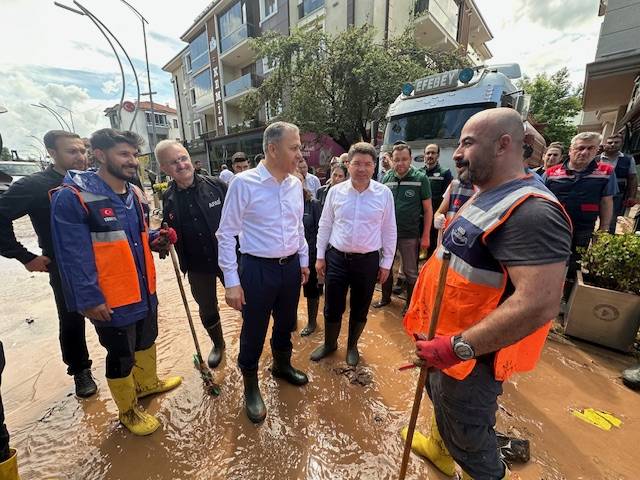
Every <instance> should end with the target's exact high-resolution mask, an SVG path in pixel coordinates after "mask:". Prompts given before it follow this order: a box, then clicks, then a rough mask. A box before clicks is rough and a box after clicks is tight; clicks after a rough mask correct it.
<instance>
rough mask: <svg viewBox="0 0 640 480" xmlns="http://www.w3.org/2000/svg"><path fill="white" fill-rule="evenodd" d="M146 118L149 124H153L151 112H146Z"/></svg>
mask: <svg viewBox="0 0 640 480" xmlns="http://www.w3.org/2000/svg"><path fill="white" fill-rule="evenodd" d="M144 118H145V119H146V120H147V125H151V114H150V113H149V112H145V114H144Z"/></svg>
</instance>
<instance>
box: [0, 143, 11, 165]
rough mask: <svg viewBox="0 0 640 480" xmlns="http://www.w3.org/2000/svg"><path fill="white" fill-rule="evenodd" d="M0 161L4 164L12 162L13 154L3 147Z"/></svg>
mask: <svg viewBox="0 0 640 480" xmlns="http://www.w3.org/2000/svg"><path fill="white" fill-rule="evenodd" d="M0 160H2V161H3V162H6V161H9V160H11V152H10V151H9V149H8V148H7V147H2V152H1V153H0Z"/></svg>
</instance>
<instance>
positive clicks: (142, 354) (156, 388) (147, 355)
mask: <svg viewBox="0 0 640 480" xmlns="http://www.w3.org/2000/svg"><path fill="white" fill-rule="evenodd" d="M135 361H136V363H135V365H134V367H133V378H134V380H135V382H136V392H137V394H138V398H143V397H146V396H147V395H153V394H154V393H162V392H166V391H169V390H173V389H174V388H176V387H177V386H178V385H180V384H181V383H182V377H169V378H167V379H166V380H160V379H159V378H158V374H157V364H156V344H155V343H154V344H153V345H151V346H150V347H149V348H147V349H146V350H140V351H137V352H136V353H135Z"/></svg>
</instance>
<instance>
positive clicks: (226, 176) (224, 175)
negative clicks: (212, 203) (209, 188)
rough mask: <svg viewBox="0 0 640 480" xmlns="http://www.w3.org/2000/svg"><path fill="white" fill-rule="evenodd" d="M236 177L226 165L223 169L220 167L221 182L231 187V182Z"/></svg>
mask: <svg viewBox="0 0 640 480" xmlns="http://www.w3.org/2000/svg"><path fill="white" fill-rule="evenodd" d="M234 176H235V175H234V174H233V172H231V170H229V168H228V167H227V166H226V165H222V167H220V175H219V177H220V180H222V181H223V182H224V183H226V184H227V185H229V182H230V181H231V180H232V179H233V177H234Z"/></svg>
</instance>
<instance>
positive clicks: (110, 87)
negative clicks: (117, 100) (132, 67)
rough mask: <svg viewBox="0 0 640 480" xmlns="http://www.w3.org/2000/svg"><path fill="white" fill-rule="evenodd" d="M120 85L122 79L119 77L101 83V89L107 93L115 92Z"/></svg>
mask: <svg viewBox="0 0 640 480" xmlns="http://www.w3.org/2000/svg"><path fill="white" fill-rule="evenodd" d="M121 85H122V81H120V80H119V79H114V80H107V81H106V82H104V83H103V84H102V88H101V90H102V91H103V92H104V93H107V94H109V93H116V92H119V91H120V88H121Z"/></svg>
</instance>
